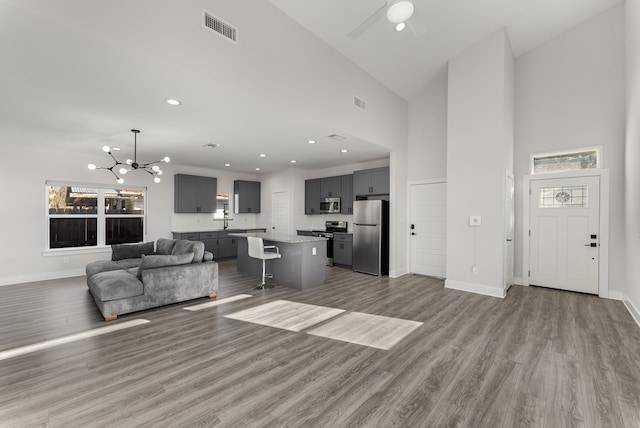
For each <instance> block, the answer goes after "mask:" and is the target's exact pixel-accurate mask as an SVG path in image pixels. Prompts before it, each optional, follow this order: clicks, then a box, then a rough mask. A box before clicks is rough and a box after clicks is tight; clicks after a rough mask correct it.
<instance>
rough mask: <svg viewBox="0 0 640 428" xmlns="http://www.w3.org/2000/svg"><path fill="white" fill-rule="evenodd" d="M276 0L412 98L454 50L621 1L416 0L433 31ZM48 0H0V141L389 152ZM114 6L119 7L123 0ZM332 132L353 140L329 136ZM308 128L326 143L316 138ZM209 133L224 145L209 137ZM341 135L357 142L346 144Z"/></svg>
mask: <svg viewBox="0 0 640 428" xmlns="http://www.w3.org/2000/svg"><path fill="white" fill-rule="evenodd" d="M270 1H271V2H272V3H273V4H274V5H276V6H277V7H279V8H280V9H282V10H283V11H284V12H285V13H286V14H288V15H290V16H291V17H293V18H294V19H295V20H297V21H299V22H300V23H301V24H302V25H303V26H304V27H307V28H308V29H309V30H310V31H312V32H313V33H315V34H316V35H318V36H319V37H320V38H322V39H323V40H325V41H326V42H327V43H328V44H329V45H331V46H333V47H334V48H335V49H337V50H338V51H340V52H341V53H343V54H344V55H345V56H347V57H348V58H350V59H351V60H352V61H354V62H355V63H356V64H358V65H359V66H360V67H361V68H363V69H364V70H365V71H367V72H368V73H370V74H371V75H372V76H374V77H375V78H376V79H378V80H379V81H381V82H382V83H384V84H385V85H387V86H388V87H390V88H391V89H392V90H394V91H395V92H397V93H398V94H399V95H401V96H402V97H404V98H405V99H411V98H412V97H413V96H415V95H417V94H418V93H419V92H420V90H421V88H422V87H423V86H424V85H425V84H426V83H427V82H428V81H429V79H430V78H431V76H433V75H434V74H435V72H436V71H438V70H440V69H441V68H442V67H443V66H444V65H445V64H446V62H447V60H448V59H450V58H452V57H453V56H455V55H456V54H457V53H459V52H460V51H462V50H464V49H465V48H467V47H469V46H471V45H473V43H475V42H477V41H478V40H480V39H481V38H482V37H484V36H485V35H487V34H490V33H491V32H493V31H495V30H496V29H499V28H501V27H502V26H506V28H507V30H508V34H509V37H510V40H511V42H512V45H513V48H514V51H515V53H516V54H520V53H522V52H524V51H526V50H527V49H530V48H531V47H533V46H536V45H538V44H540V43H542V42H544V41H545V40H547V39H549V38H551V37H553V36H555V35H557V34H559V33H560V32H562V31H564V30H566V29H568V28H570V27H571V26H573V25H575V24H577V23H579V22H581V21H584V20H585V19H586V18H588V17H589V16H592V15H594V14H596V13H597V12H599V11H601V10H604V9H606V8H608V7H610V6H612V5H613V4H615V3H618V2H619V0H561V1H558V0H554V1H550V0H535V1H533V0H483V1H481V2H479V1H477V0H455V1H454V0H414V1H415V3H416V8H417V10H418V13H419V14H420V18H421V19H424V20H425V23H426V24H427V25H428V27H429V31H428V32H427V34H426V35H424V36H421V37H414V36H413V35H412V34H411V33H409V32H403V33H395V32H394V31H393V29H392V27H391V25H390V24H389V23H388V22H386V19H384V18H383V19H382V20H381V21H379V22H378V23H376V24H375V25H373V26H372V27H371V28H370V29H369V30H368V31H367V32H366V33H364V34H362V36H360V37H359V38H358V39H356V40H354V39H351V38H349V37H347V36H346V35H347V34H348V33H349V32H350V31H351V30H353V29H354V28H355V27H356V26H357V25H358V24H359V23H360V22H361V21H362V20H364V19H366V17H367V16H368V15H370V14H371V13H372V12H373V11H374V10H376V9H377V8H378V7H379V6H380V5H381V4H382V3H383V2H380V1H373V0H321V1H320V0H317V1H313V2H312V1H309V0H306V1H303V0H270ZM125 3H126V4H125ZM45 4H47V7H52V6H51V5H50V4H49V2H48V1H46V0H29V1H28V2H27V1H25V0H0V58H1V61H2V65H1V66H0V93H1V96H0V141H2V142H17V143H19V144H22V145H29V146H33V147H34V148H35V147H39V146H48V147H56V148H60V149H63V150H72V151H76V152H79V153H87V154H88V155H91V156H92V157H91V156H90V157H91V161H93V162H95V163H97V164H99V165H101V163H100V162H101V159H104V160H105V162H107V160H108V159H105V158H106V155H105V154H104V153H102V151H101V150H100V148H101V147H102V146H103V145H105V144H106V145H110V146H112V147H113V146H116V147H120V148H121V149H122V151H121V153H122V158H123V159H124V158H127V157H130V156H131V151H132V149H133V136H132V134H131V132H130V129H131V128H138V129H140V130H141V131H142V132H141V134H140V135H139V137H138V159H139V160H140V161H151V160H156V159H159V158H160V157H162V156H165V155H168V156H170V157H171V158H172V162H175V163H178V164H182V165H191V166H197V167H204V168H215V169H223V168H224V164H225V163H227V162H228V163H231V164H232V167H231V168H230V169H232V170H234V171H239V172H249V173H254V172H255V168H256V167H260V168H261V169H262V172H270V171H276V170H281V169H284V168H286V167H288V166H291V164H290V163H289V161H290V160H291V159H295V160H297V161H298V162H297V163H296V164H295V166H297V167H300V168H305V169H319V168H326V167H332V166H336V165H343V164H350V163H355V162H360V161H366V160H372V159H379V158H383V157H386V156H388V153H387V151H386V150H384V149H382V148H380V147H378V146H376V145H374V144H371V143H369V142H367V141H364V140H361V139H359V138H356V137H354V136H352V135H346V134H345V133H344V132H341V131H340V130H337V129H332V128H330V127H327V126H326V125H324V124H320V123H317V122H316V121H314V120H313V119H312V118H308V117H303V116H301V115H299V114H297V113H296V112H292V111H287V110H285V109H283V108H282V107H276V106H274V104H273V103H272V102H270V101H269V100H261V99H256V98H255V97H253V96H251V95H250V94H247V93H242V92H240V91H239V90H237V89H232V88H230V87H226V86H225V85H224V84H222V83H220V82H214V81H212V79H210V78H205V77H204V76H203V75H202V74H201V73H197V72H195V71H196V70H191V71H190V70H188V69H185V68H183V67H178V66H172V65H171V64H170V63H168V62H167V61H166V59H165V58H154V57H153V56H151V55H140V54H139V53H134V52H133V51H131V50H129V49H128V47H127V46H126V44H118V43H113V41H109V42H108V41H105V40H103V39H100V38H98V37H92V36H91V34H89V35H87V34H86V32H84V31H83V32H81V31H79V30H78V29H77V28H76V27H75V26H74V25H73V22H72V21H73V20H77V21H76V22H80V20H84V21H85V22H86V21H91V20H92V19H93V17H92V16H90V14H89V12H87V13H86V16H85V15H83V13H82V12H77V11H76V10H74V13H73V17H69V16H67V15H71V14H67V15H65V16H67V18H66V21H67V22H62V21H61V20H53V19H48V18H47V17H45V16H42V15H40V14H38V13H36V12H35V11H37V10H38V7H39V6H44V5H45ZM63 4H64V6H66V7H73V2H72V1H65V2H62V1H60V2H58V3H56V5H57V6H58V7H63ZM176 4H178V3H176ZM179 4H180V7H181V6H182V4H183V3H182V2H180V3H179ZM184 4H185V7H188V6H189V4H190V3H189V2H185V3H184ZM222 4H223V3H222ZM114 7H120V8H122V10H123V13H125V11H126V8H127V7H129V3H128V2H114ZM172 7H174V6H172ZM76 9H77V8H76ZM136 25H140V26H141V27H144V26H145V25H147V26H153V25H154V22H140V23H136ZM85 27H86V26H85ZM159 94H162V95H159ZM171 94H180V96H179V98H180V100H181V101H182V102H183V105H181V106H179V107H170V106H168V105H167V104H166V103H164V100H163V98H162V97H164V96H172V95H171ZM334 133H337V134H341V135H343V136H345V137H346V138H347V139H346V140H344V141H343V142H337V141H334V140H331V139H328V138H327V136H328V135H330V134H334ZM309 139H316V140H318V142H319V143H321V144H316V145H313V146H311V145H308V144H307V143H306V141H307V140H309ZM208 143H216V144H219V145H220V147H219V148H217V149H213V150H212V149H206V148H204V146H205V145H206V144H208ZM347 146H348V148H349V150H350V151H349V153H347V154H344V155H343V154H340V153H339V150H340V149H341V148H343V147H347ZM259 153H267V154H268V157H267V158H264V159H263V158H259V157H258V155H259ZM107 163H108V162H107Z"/></svg>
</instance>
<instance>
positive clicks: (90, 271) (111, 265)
mask: <svg viewBox="0 0 640 428" xmlns="http://www.w3.org/2000/svg"><path fill="white" fill-rule="evenodd" d="M120 269H122V267H121V266H119V265H118V263H117V262H114V261H111V260H97V261H95V262H91V263H89V264H88V265H87V266H86V268H85V272H86V273H87V278H90V277H92V276H93V275H95V274H97V273H100V272H109V271H111V270H120Z"/></svg>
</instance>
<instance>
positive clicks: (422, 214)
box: [409, 183, 447, 278]
mask: <svg viewBox="0 0 640 428" xmlns="http://www.w3.org/2000/svg"><path fill="white" fill-rule="evenodd" d="M409 197H410V209H411V212H410V216H411V229H410V231H409V232H410V233H411V254H410V257H411V273H417V274H420V275H428V276H435V277H438V278H444V277H445V276H446V266H447V264H446V249H447V184H446V183H426V184H414V185H411V187H410V194H409Z"/></svg>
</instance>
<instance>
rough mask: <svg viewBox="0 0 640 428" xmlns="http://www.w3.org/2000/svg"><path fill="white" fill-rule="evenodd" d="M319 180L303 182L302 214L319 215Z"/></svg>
mask: <svg viewBox="0 0 640 428" xmlns="http://www.w3.org/2000/svg"><path fill="white" fill-rule="evenodd" d="M321 181H322V179H321V178H316V179H313V180H305V181H304V213H305V214H320V198H321V196H320V192H321V190H320V189H321Z"/></svg>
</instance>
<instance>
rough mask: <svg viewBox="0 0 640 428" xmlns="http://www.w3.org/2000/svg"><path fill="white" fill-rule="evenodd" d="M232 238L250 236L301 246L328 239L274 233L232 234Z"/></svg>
mask: <svg viewBox="0 0 640 428" xmlns="http://www.w3.org/2000/svg"><path fill="white" fill-rule="evenodd" d="M231 236H237V237H239V238H247V237H249V236H255V237H256V238H262V239H264V240H265V241H273V242H283V243H285V244H300V243H303V242H317V241H326V240H327V238H320V237H319V236H298V235H286V234H284V233H272V232H259V233H232V234H231Z"/></svg>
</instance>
